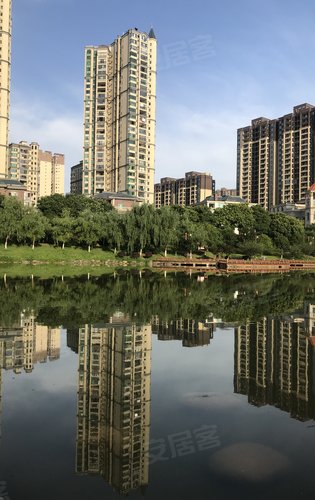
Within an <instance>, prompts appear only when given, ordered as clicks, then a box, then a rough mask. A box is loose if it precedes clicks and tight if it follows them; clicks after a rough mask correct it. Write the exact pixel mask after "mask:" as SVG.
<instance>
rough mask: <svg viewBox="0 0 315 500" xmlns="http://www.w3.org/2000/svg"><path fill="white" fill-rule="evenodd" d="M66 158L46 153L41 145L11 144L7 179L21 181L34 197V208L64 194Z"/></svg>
mask: <svg viewBox="0 0 315 500" xmlns="http://www.w3.org/2000/svg"><path fill="white" fill-rule="evenodd" d="M64 164H65V160H64V155H62V154H56V153H55V154H53V153H51V152H50V151H42V150H41V149H40V148H39V145H38V144H37V142H32V143H30V144H29V143H28V142H26V141H21V142H19V143H12V144H10V145H9V160H8V169H7V178H8V179H10V180H15V181H19V182H21V183H22V184H23V185H24V186H25V187H26V189H27V191H28V192H29V193H30V194H31V198H32V205H34V206H36V204H37V200H38V199H39V198H41V197H43V196H50V195H52V194H56V193H59V194H64V190H65V188H64V167H65V165H64Z"/></svg>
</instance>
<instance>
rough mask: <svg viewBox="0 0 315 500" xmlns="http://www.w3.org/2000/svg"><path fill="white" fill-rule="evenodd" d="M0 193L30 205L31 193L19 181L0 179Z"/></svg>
mask: <svg viewBox="0 0 315 500" xmlns="http://www.w3.org/2000/svg"><path fill="white" fill-rule="evenodd" d="M0 195H2V196H12V197H15V198H17V199H18V200H20V201H21V202H22V203H23V204H24V205H25V206H29V205H32V193H30V192H29V191H27V189H26V187H25V186H24V184H22V182H19V181H15V180H11V179H0Z"/></svg>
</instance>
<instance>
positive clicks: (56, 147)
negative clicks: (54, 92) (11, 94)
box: [10, 101, 83, 191]
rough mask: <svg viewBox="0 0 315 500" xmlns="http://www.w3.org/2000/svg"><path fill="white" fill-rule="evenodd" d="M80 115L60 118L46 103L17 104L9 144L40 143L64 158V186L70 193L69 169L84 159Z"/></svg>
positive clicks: (42, 147)
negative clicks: (63, 155) (24, 141)
mask: <svg viewBox="0 0 315 500" xmlns="http://www.w3.org/2000/svg"><path fill="white" fill-rule="evenodd" d="M82 137H83V126H82V115H81V113H69V112H67V111H66V112H65V113H64V114H57V113H54V112H52V111H51V106H50V105H49V103H47V102H39V101H38V102H35V103H34V102H32V103H31V104H27V103H25V102H24V103H21V102H17V103H15V104H14V105H13V106H12V108H11V120H10V142H20V141H22V140H26V141H28V142H38V143H39V145H40V147H41V149H43V150H48V151H52V152H54V153H63V154H65V162H66V168H65V186H66V191H69V190H70V168H71V166H72V165H74V164H75V163H78V162H79V161H80V160H81V158H82Z"/></svg>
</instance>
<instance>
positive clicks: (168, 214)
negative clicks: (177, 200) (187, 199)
mask: <svg viewBox="0 0 315 500" xmlns="http://www.w3.org/2000/svg"><path fill="white" fill-rule="evenodd" d="M157 214H158V219H157V224H158V228H159V242H158V245H159V247H160V248H161V249H163V250H164V255H165V257H167V252H168V250H169V249H170V247H173V246H174V245H175V244H176V241H177V232H176V228H177V226H178V223H179V214H178V212H176V211H175V210H172V209H171V208H170V207H162V208H161V209H160V210H159V211H157Z"/></svg>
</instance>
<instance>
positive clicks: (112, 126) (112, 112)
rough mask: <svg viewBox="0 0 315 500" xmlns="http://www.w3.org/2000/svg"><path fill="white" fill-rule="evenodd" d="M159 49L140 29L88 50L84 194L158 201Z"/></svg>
mask: <svg viewBox="0 0 315 500" xmlns="http://www.w3.org/2000/svg"><path fill="white" fill-rule="evenodd" d="M156 48H157V41H156V38H155V34H154V31H153V30H152V29H151V30H150V32H149V34H147V33H144V32H140V31H138V30H137V29H136V28H135V29H130V30H129V31H127V32H126V33H124V34H123V35H122V36H119V37H118V38H117V39H116V40H115V41H114V42H113V43H112V44H111V45H100V46H97V47H94V46H88V47H86V49H85V89H84V156H83V176H82V192H83V193H84V194H86V195H94V194H96V193H101V192H103V191H110V192H121V191H124V192H127V193H128V194H131V195H134V196H137V197H140V198H142V199H143V201H145V202H147V203H153V201H154V161H155V109H156Z"/></svg>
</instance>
